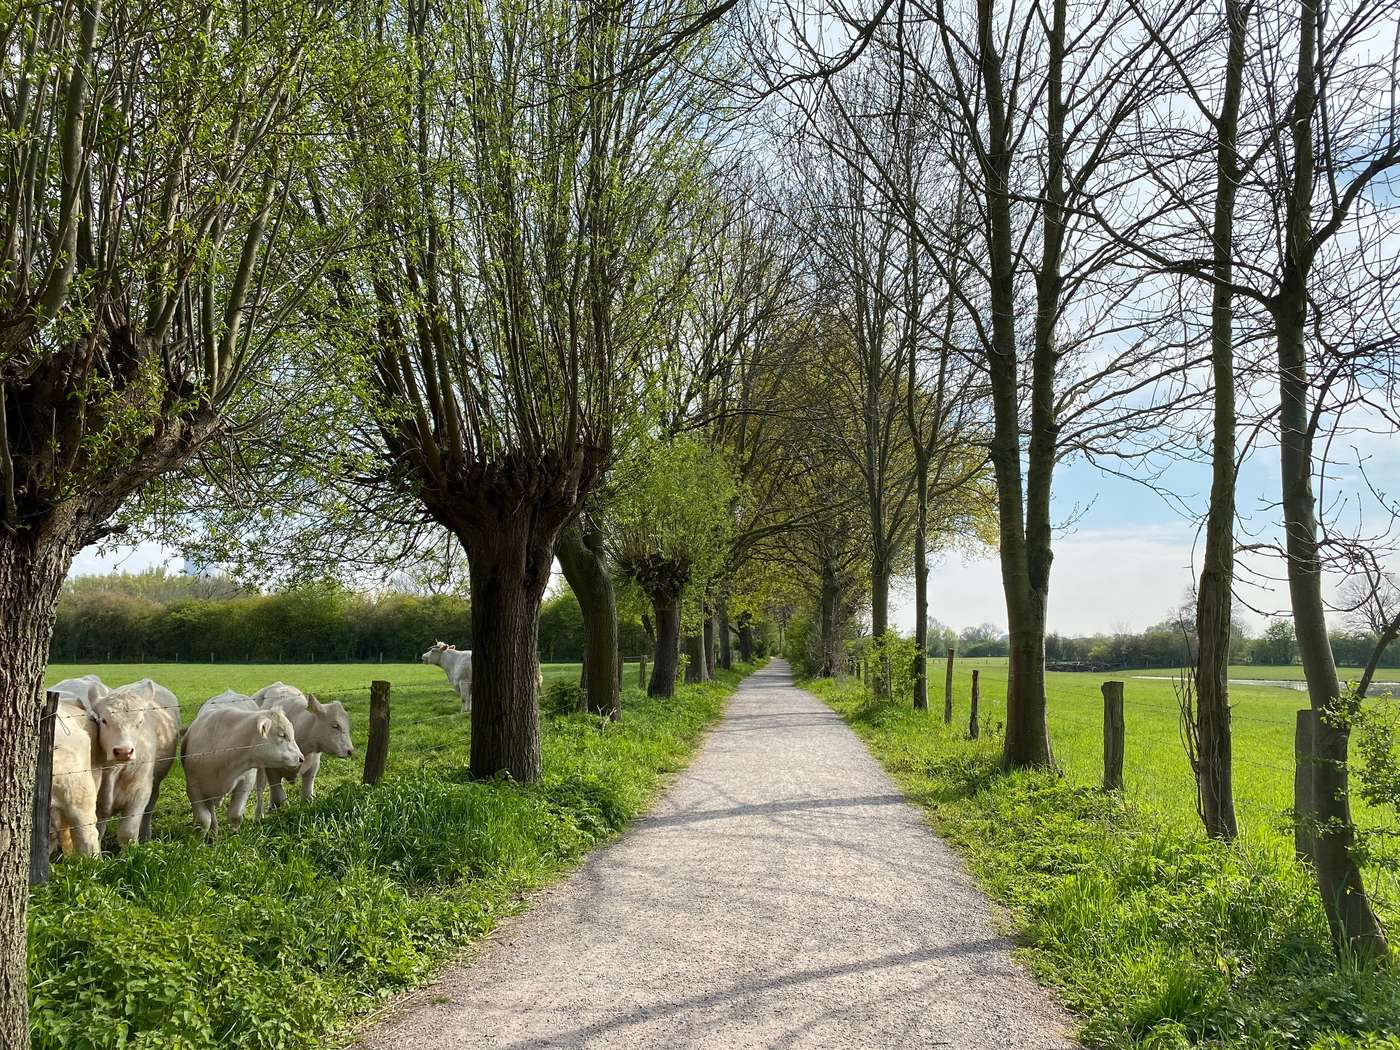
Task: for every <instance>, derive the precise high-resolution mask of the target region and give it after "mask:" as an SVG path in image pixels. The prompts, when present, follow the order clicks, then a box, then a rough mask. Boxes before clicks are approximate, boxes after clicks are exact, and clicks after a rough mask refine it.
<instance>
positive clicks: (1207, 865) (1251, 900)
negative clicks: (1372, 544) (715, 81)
mask: <svg viewBox="0 0 1400 1050" xmlns="http://www.w3.org/2000/svg"><path fill="white" fill-rule="evenodd" d="M974 667H976V668H977V669H978V670H979V677H980V679H981V683H980V684H981V704H980V710H981V713H982V716H983V718H982V729H983V731H982V733H981V736H980V739H978V740H969V739H968V726H967V717H968V693H969V689H970V686H971V671H972V669H973V668H974ZM1248 670H1249V671H1251V672H1257V671H1258V670H1259V668H1256V667H1250V668H1248ZM1005 676H1006V664H1005V661H1000V660H985V661H983V660H975V661H964V662H963V664H962V666H961V667H960V668H959V669H958V671H957V672H956V673H955V676H954V695H955V709H954V721H953V724H952V726H951V727H948V726H945V725H944V723H943V721H942V718H941V717H939V715H938V714H937V713H935V714H934V715H932V716H930V714H928V713H925V712H918V711H914V710H912V709H911V708H910V707H909V705H908V704H907V703H903V702H901V703H884V702H875V701H874V700H873V698H872V696H871V694H870V691H869V690H868V688H867V687H866V686H864V685H862V684H861V683H860V682H858V681H856V680H854V679H817V680H813V681H809V682H807V683H806V687H807V688H808V689H810V690H812V691H813V692H814V693H816V694H817V695H818V696H820V697H821V698H822V699H823V700H825V701H826V702H827V703H829V704H830V705H831V706H832V707H834V708H835V709H836V710H837V711H838V712H839V713H840V714H841V715H842V716H843V717H844V718H845V719H846V720H847V721H848V722H850V724H851V725H852V727H853V728H854V729H855V730H856V731H857V732H858V733H859V734H860V735H861V737H862V738H863V739H864V740H865V741H866V743H867V744H868V745H869V746H870V748H871V750H872V751H873V752H874V754H875V755H876V757H877V758H878V759H879V760H880V761H881V762H882V763H883V764H884V766H885V767H886V769H888V770H889V772H890V773H891V775H892V776H893V777H894V778H895V780H896V781H897V782H898V783H899V785H900V786H901V787H902V788H903V789H904V790H905V792H906V793H907V794H908V796H909V797H910V799H911V800H912V801H914V802H915V803H916V804H918V805H920V806H922V807H923V808H924V809H925V810H926V811H927V813H928V817H929V822H930V824H931V825H932V826H933V828H934V829H935V830H937V831H938V833H939V834H941V835H942V836H944V837H945V838H946V839H947V840H948V841H949V842H950V843H951V844H952V845H953V846H954V847H955V848H956V849H957V850H958V851H959V852H960V853H961V854H962V855H963V856H964V857H965V858H966V860H967V862H968V865H969V867H970V868H971V869H972V871H973V872H974V874H975V875H976V876H977V877H978V879H979V880H980V881H981V882H982V884H983V886H984V887H985V889H986V890H987V891H988V892H989V893H990V894H991V895H992V896H993V897H994V898H995V899H997V900H998V901H1000V902H1002V903H1003V904H1005V905H1007V906H1008V907H1009V908H1010V911H1011V917H1012V923H1013V926H1014V931H1015V935H1016V938H1017V940H1018V942H1019V943H1020V945H1021V946H1022V953H1021V954H1022V958H1023V959H1024V961H1025V962H1026V963H1027V964H1028V965H1030V967H1031V968H1032V969H1033V971H1034V972H1035V973H1036V974H1037V976H1039V977H1040V978H1041V979H1042V980H1045V981H1047V982H1048V983H1050V984H1052V985H1053V986H1054V987H1055V988H1056V989H1057V990H1058V992H1059V994H1060V996H1061V998H1062V999H1063V1001H1064V1002H1065V1004H1066V1005H1067V1006H1068V1007H1069V1008H1070V1009H1072V1010H1073V1011H1074V1012H1075V1013H1076V1014H1077V1015H1078V1016H1079V1017H1080V1018H1081V1020H1082V1024H1083V1027H1082V1029H1081V1031H1080V1037H1081V1038H1082V1039H1083V1041H1084V1042H1085V1043H1086V1044H1088V1045H1090V1046H1093V1047H1104V1048H1114V1050H1117V1048H1128V1047H1133V1048H1144V1050H1147V1048H1150V1050H1164V1048H1177V1047H1239V1048H1258V1050H1283V1048H1289V1050H1294V1048H1297V1050H1323V1048H1327V1050H1340V1048H1344V1047H1345V1048H1360V1047H1380V1046H1388V1047H1389V1046H1400V969H1397V968H1395V967H1393V966H1381V967H1376V966H1373V965H1371V964H1357V963H1355V962H1353V961H1352V960H1350V959H1347V958H1343V959H1341V960H1340V961H1339V960H1338V959H1337V957H1336V955H1335V954H1334V952H1333V948H1332V943H1331V939H1330V936H1329V933H1328V926H1327V920H1326V917H1325V915H1324V914H1323V910H1322V906H1321V903H1320V901H1319V900H1318V898H1317V891H1316V885H1315V883H1314V881H1313V876H1312V875H1311V873H1309V872H1307V871H1306V870H1305V869H1304V868H1302V867H1300V866H1299V865H1298V864H1297V863H1296V862H1295V861H1294V859H1293V847H1292V839H1291V837H1290V832H1289V830H1288V827H1287V809H1288V807H1289V806H1290V805H1291V803H1292V776H1293V773H1292V765H1291V763H1292V713H1293V710H1294V709H1296V708H1297V707H1299V706H1303V704H1305V703H1306V701H1305V700H1304V699H1302V698H1300V697H1299V695H1298V694H1297V693H1295V692H1292V691H1285V690H1282V689H1274V688H1269V687H1255V688H1251V687H1243V686H1242V687H1239V688H1238V689H1237V690H1232V698H1233V701H1234V703H1235V704H1236V712H1235V745H1236V752H1235V756H1236V762H1237V765H1238V769H1239V775H1238V779H1237V780H1236V788H1237V802H1238V804H1239V807H1240V815H1241V821H1240V823H1241V835H1240V837H1239V839H1238V840H1237V841H1235V842H1233V843H1230V842H1222V841H1220V840H1215V839H1209V838H1207V837H1206V836H1205V835H1204V834H1203V833H1202V831H1201V829H1200V823H1199V818H1198V817H1197V816H1196V813H1195V808H1194V807H1195V795H1194V783H1193V780H1192V776H1191V771H1190V767H1189V766H1188V765H1187V762H1186V757H1185V753H1184V751H1183V750H1182V746H1181V743H1180V738H1179V735H1178V724H1179V713H1178V711H1177V709H1176V701H1175V694H1174V693H1173V691H1172V687H1171V683H1170V682H1166V681H1153V680H1142V679H1133V678H1131V677H1128V678H1126V679H1125V680H1126V684H1127V689H1126V700H1125V709H1126V712H1127V714H1126V722H1127V738H1126V755H1125V761H1124V772H1125V780H1126V784H1125V790H1124V792H1123V793H1122V794H1118V793H1111V794H1105V793H1104V792H1102V791H1101V790H1099V789H1098V788H1097V786H1096V784H1097V782H1098V779H1099V778H1100V777H1101V776H1102V770H1103V766H1102V761H1103V736H1102V709H1103V701H1102V699H1101V698H1100V696H1099V693H1098V684H1099V682H1100V680H1101V676H1097V675H1092V676H1091V675H1084V674H1069V673H1064V674H1055V673H1051V674H1050V675H1048V678H1047V693H1048V694H1049V697H1050V704H1049V719H1050V729H1051V732H1052V734H1053V739H1054V741H1055V759H1056V762H1057V763H1058V764H1059V766H1060V769H1061V772H1060V773H1052V772H1047V771H1044V770H1023V771H1016V772H1012V773H1003V772H1002V771H1001V768H1000V755H1001V746H1002V738H1001V733H1000V729H999V727H1000V724H1001V723H1002V721H1003V720H1004V718H1005V681H1006V677H1005ZM1280 677H1287V676H1285V675H1283V674H1282V672H1281V671H1280ZM929 679H930V681H931V682H933V683H936V688H935V689H934V690H933V696H932V697H931V701H932V702H931V707H933V708H934V709H935V712H937V711H938V710H939V709H941V706H942V705H941V698H942V680H943V675H942V664H941V662H938V661H934V662H931V666H930V669H929ZM1368 816H1370V817H1372V818H1374V816H1375V814H1368V812H1367V810H1366V809H1365V808H1364V807H1362V806H1360V805H1359V804H1358V818H1359V822H1360V823H1361V824H1362V825H1363V826H1365V825H1366V824H1367V823H1368ZM1365 874H1366V879H1367V883H1368V886H1372V887H1373V890H1374V899H1375V903H1376V905H1377V907H1378V909H1380V911H1381V915H1382V918H1383V920H1389V923H1388V924H1389V925H1393V924H1394V923H1395V922H1396V921H1397V920H1400V882H1397V881H1396V880H1395V879H1394V876H1393V873H1392V874H1390V875H1387V874H1386V873H1385V872H1382V871H1379V870H1372V869H1367V870H1366V873H1365ZM931 891H932V892H936V888H933V889H931Z"/></svg>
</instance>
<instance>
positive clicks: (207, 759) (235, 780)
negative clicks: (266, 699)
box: [181, 694, 302, 840]
mask: <svg viewBox="0 0 1400 1050" xmlns="http://www.w3.org/2000/svg"><path fill="white" fill-rule="evenodd" d="M244 699H250V698H244ZM215 701H220V702H217V703H216V702H215ZM181 758H182V760H183V761H184V765H185V790H186V791H187V792H188V793H189V797H190V806H191V807H192V808H193V810H194V819H195V823H197V824H198V825H199V826H200V827H201V828H203V829H204V834H205V837H207V838H209V839H211V840H212V839H213V838H214V836H215V835H216V834H217V833H218V830H219V815H218V808H219V804H220V803H221V802H223V800H224V798H225V797H228V798H229V804H228V822H229V825H230V826H231V827H233V828H234V829H235V830H236V829H237V828H238V826H239V825H240V824H242V823H243V811H244V810H245V809H246V808H247V805H248V796H249V795H250V794H252V793H253V788H254V787H255V786H256V785H257V782H258V770H259V769H262V768H264V767H266V766H273V767H281V766H299V765H301V760H302V754H301V749H300V748H299V747H297V738H296V731H295V730H293V729H292V723H291V722H289V721H287V716H286V715H284V714H283V713H282V712H281V711H276V710H272V711H263V710H260V709H258V708H256V707H254V708H253V709H252V710H249V709H247V707H246V706H245V704H244V703H243V700H242V699H237V698H235V699H224V698H223V695H222V694H221V696H220V697H214V698H213V699H212V700H210V701H208V702H206V703H205V704H204V706H203V707H201V708H200V710H199V714H198V715H197V716H195V720H194V721H193V722H192V723H190V728H189V729H188V730H187V731H186V733H185V742H184V746H183V747H182V748H181Z"/></svg>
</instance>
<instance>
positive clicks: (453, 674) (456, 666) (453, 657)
mask: <svg viewBox="0 0 1400 1050" xmlns="http://www.w3.org/2000/svg"><path fill="white" fill-rule="evenodd" d="M423 662H424V663H425V664H437V665H438V666H439V667H441V668H442V669H443V670H444V671H445V672H447V681H448V683H449V684H450V685H451V686H452V688H453V689H455V690H457V695H458V696H460V697H461V698H462V713H463V714H470V713H471V709H472V651H471V650H470V649H458V648H457V647H456V646H455V645H449V644H448V643H446V642H435V643H433V647H432V648H431V649H429V650H428V651H427V652H426V653H424V654H423ZM542 688H544V672H542V671H541V670H540V665H539V664H538V663H536V664H535V689H536V691H538V690H540V689H542Z"/></svg>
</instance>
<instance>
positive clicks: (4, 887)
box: [0, 528, 77, 1048]
mask: <svg viewBox="0 0 1400 1050" xmlns="http://www.w3.org/2000/svg"><path fill="white" fill-rule="evenodd" d="M36 531H38V530H37V529H35V528H31V529H29V530H23V531H20V532H19V533H11V532H7V531H0V601H2V602H3V606H0V607H3V608H4V610H5V613H4V614H3V615H0V654H3V657H4V658H3V659H2V660H0V1047H15V1048H20V1047H27V1046H28V1045H29V1034H28V1033H29V1023H28V1016H29V993H28V991H27V985H26V980H25V975H26V972H27V962H26V959H27V954H26V943H25V942H26V909H27V904H28V897H29V842H30V833H31V824H32V823H33V800H34V766H35V758H36V757H37V756H36V754H35V748H36V747H37V746H38V743H37V742H38V739H39V736H38V730H39V715H40V703H41V701H40V692H39V690H40V687H41V686H42V685H43V680H44V670H45V667H46V666H47V664H48V650H49V639H50V637H52V635H53V622H54V610H55V607H56V606H57V603H58V593H59V590H60V588H61V587H62V586H63V580H64V577H65V576H66V575H67V574H68V568H69V566H70V565H71V564H72V560H73V555H74V553H75V552H76V549H77V543H76V541H69V540H67V539H60V540H54V539H52V538H49V539H48V540H47V541H45V539H44V538H43V536H42V534H40V535H38V536H36Z"/></svg>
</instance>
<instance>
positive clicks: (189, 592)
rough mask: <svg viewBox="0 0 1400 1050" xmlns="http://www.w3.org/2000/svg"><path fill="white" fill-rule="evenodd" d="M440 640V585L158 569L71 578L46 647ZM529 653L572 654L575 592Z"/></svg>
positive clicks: (185, 651) (188, 649)
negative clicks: (271, 579) (388, 587)
mask: <svg viewBox="0 0 1400 1050" xmlns="http://www.w3.org/2000/svg"><path fill="white" fill-rule="evenodd" d="M620 635H621V636H620V639H619V641H620V642H621V652H622V655H623V656H624V657H627V658H631V657H635V656H638V655H641V654H642V653H644V652H647V651H648V650H649V646H648V643H647V640H646V636H645V634H644V632H643V631H642V628H641V625H640V624H635V623H623V624H621V625H620ZM438 639H442V640H443V641H449V642H452V643H454V644H455V645H457V646H459V647H460V648H464V649H465V648H470V647H471V603H470V601H468V600H467V599H466V598H464V597H459V596H457V595H448V594H435V595H418V594H402V593H388V594H376V595H367V594H359V593H356V592H354V591H350V590H347V589H345V588H341V587H335V586H325V585H317V586H308V587H297V588H293V589H290V590H285V591H279V592H276V593H272V594H261V593H257V592H255V591H250V590H247V589H242V588H238V587H235V586H233V585H231V584H229V583H228V582H227V581H223V580H218V579H213V580H211V579H201V578H198V577H189V576H179V575H174V574H167V573H165V572H164V571H163V570H159V569H157V570H152V571H150V572H145V573H139V574H126V573H117V574H112V575H110V576H87V577H79V578H77V579H74V580H72V581H70V582H69V583H68V584H67V585H66V586H65V588H64V593H63V596H62V598H61V599H60V601H59V606H58V618H57V622H56V623H55V626H54V635H53V643H52V646H51V647H50V655H49V658H50V659H51V660H52V661H54V662H55V663H59V662H65V663H67V662H71V663H80V662H84V661H94V662H95V661H107V660H109V659H110V660H116V661H122V660H133V661H134V660H140V661H153V662H170V661H176V660H181V661H189V660H195V661H208V660H211V659H212V660H214V661H216V662H219V663H237V662H242V661H252V662H255V663H273V662H280V661H285V662H297V663H300V662H339V661H376V660H379V659H381V657H382V658H383V659H384V660H387V661H392V662H397V661H404V660H416V659H418V657H419V656H420V655H421V654H422V652H423V651H424V650H425V649H427V648H428V646H430V645H432V643H433V642H434V641H437V640H438ZM540 658H541V660H543V661H546V662H551V663H552V662H574V661H578V660H581V659H582V658H583V620H582V615H581V614H580V612H579V607H578V601H577V600H576V599H575V598H574V596H573V593H572V592H570V591H568V590H565V591H564V592H563V593H561V594H558V595H555V596H554V597H552V598H550V599H548V600H546V602H545V603H544V606H543V608H542V610H541V615H540Z"/></svg>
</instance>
